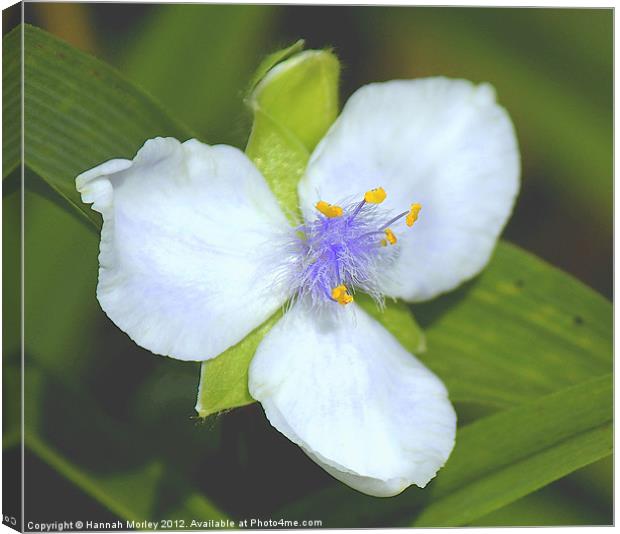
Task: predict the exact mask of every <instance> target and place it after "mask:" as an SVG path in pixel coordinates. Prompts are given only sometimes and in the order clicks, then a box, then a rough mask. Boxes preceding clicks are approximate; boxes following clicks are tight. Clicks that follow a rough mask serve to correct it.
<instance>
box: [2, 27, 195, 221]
mask: <svg viewBox="0 0 620 534" xmlns="http://www.w3.org/2000/svg"><path fill="white" fill-rule="evenodd" d="M20 28H21V27H20ZM20 28H16V29H15V30H13V31H12V32H11V33H10V34H9V35H7V36H6V37H5V38H4V43H5V46H9V47H11V46H15V40H17V39H19V37H20V33H19V30H20ZM24 39H25V50H24V65H25V88H24V91H25V92H24V98H25V104H24V105H25V117H24V120H25V144H26V152H25V163H26V165H27V166H28V167H29V168H30V169H32V170H34V171H35V172H36V173H37V174H38V175H39V176H41V178H43V179H44V180H45V181H46V182H47V183H48V184H49V185H50V186H51V187H52V188H53V189H55V190H56V191H57V192H58V193H60V194H61V195H62V196H63V197H64V198H65V199H67V200H68V201H69V202H70V203H71V204H72V205H73V206H74V207H75V208H77V209H78V210H79V211H80V213H81V214H83V215H84V216H86V217H87V218H88V219H89V220H91V221H92V222H93V223H95V225H96V226H99V225H100V224H101V223H100V218H99V215H98V214H96V213H94V212H93V211H92V210H91V209H90V207H88V206H86V205H84V204H83V203H82V202H81V200H80V198H79V195H78V193H77V191H76V189H75V177H76V176H77V175H78V174H79V173H80V172H83V171H85V170H87V169H89V168H91V167H93V166H95V165H97V164H99V163H102V162H103V161H106V160H109V159H112V158H133V156H134V155H135V153H136V151H137V150H138V149H139V148H140V147H141V146H142V144H144V142H145V141H146V140H147V139H149V138H151V137H156V136H158V135H161V136H173V137H177V138H180V139H185V138H187V137H190V136H191V134H190V132H189V131H188V130H187V129H186V128H184V127H183V126H181V125H180V124H178V123H177V122H176V121H174V120H172V119H171V118H169V117H168V116H167V115H166V113H165V112H164V111H163V110H162V109H161V108H160V107H159V105H158V104H156V103H155V102H154V101H153V100H152V99H151V98H149V97H148V96H147V95H146V94H145V93H143V92H142V91H140V90H139V89H136V88H135V87H134V86H133V85H131V84H130V83H128V82H127V81H125V80H124V79H123V78H122V77H121V76H120V74H119V73H118V72H117V71H116V70H114V69H113V68H111V67H110V66H108V65H107V64H105V63H102V62H101V61H99V60H97V59H95V58H93V57H92V56H89V55H87V54H84V53H83V52H80V51H78V50H76V49H75V48H73V47H71V46H69V45H68V44H66V43H64V42H62V41H60V40H59V39H56V38H55V37H52V36H51V35H50V34H48V33H46V32H45V31H43V30H40V29H38V28H35V27H33V26H29V25H26V26H24Z"/></svg>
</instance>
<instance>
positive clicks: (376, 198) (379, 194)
mask: <svg viewBox="0 0 620 534" xmlns="http://www.w3.org/2000/svg"><path fill="white" fill-rule="evenodd" d="M385 197H387V193H386V192H385V189H383V187H377V188H376V189H371V190H370V191H366V194H365V195H364V200H365V201H366V202H368V203H369V204H381V202H383V201H384V200H385Z"/></svg>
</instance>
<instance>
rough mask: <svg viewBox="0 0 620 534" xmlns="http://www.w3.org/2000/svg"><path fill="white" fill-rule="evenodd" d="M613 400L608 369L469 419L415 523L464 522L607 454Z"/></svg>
mask: <svg viewBox="0 0 620 534" xmlns="http://www.w3.org/2000/svg"><path fill="white" fill-rule="evenodd" d="M612 406H613V391H612V375H611V374H609V375H605V376H602V377H598V378H595V379H592V380H590V381H588V382H585V383H583V384H579V385H578V386H574V387H572V388H567V389H564V390H562V391H559V392H557V393H553V394H551V395H548V396H545V397H542V398H540V399H537V400H535V401H534V402H531V403H529V404H525V405H523V406H520V407H518V408H515V409H512V410H506V411H504V412H501V413H499V414H497V415H494V416H491V417H488V418H485V419H481V420H480V421H477V422H475V423H473V424H471V425H469V426H468V427H466V428H464V429H463V430H462V431H461V432H460V433H459V434H458V435H457V442H456V443H457V445H456V448H455V450H454V452H453V454H452V457H451V458H450V460H449V462H448V464H447V466H446V467H445V469H444V471H443V472H442V474H441V477H438V478H437V481H436V483H434V484H433V486H432V489H431V490H430V494H431V500H432V502H431V504H429V505H428V506H426V507H425V508H424V510H423V511H422V513H421V514H420V515H419V516H418V517H417V518H416V519H415V521H414V523H413V525H414V526H435V527H437V526H459V525H466V524H468V523H469V522H471V521H473V520H474V519H476V518H478V517H481V516H483V515H486V514H487V513H489V512H491V511H493V510H496V509H498V508H501V507H502V506H504V505H506V504H508V503H510V502H513V501H515V500H517V499H519V498H520V497H523V496H524V495H527V494H528V493H530V492H532V491H535V490H537V489H539V488H541V487H543V486H544V485H546V484H548V483H549V482H551V481H553V480H557V479H559V478H561V477H563V476H565V475H567V474H568V473H571V472H572V471H575V470H576V469H579V468H580V467H583V466H585V465H588V464H590V463H592V462H595V461H596V460H599V459H601V458H604V457H605V456H608V455H609V454H611V453H612V440H613V432H612Z"/></svg>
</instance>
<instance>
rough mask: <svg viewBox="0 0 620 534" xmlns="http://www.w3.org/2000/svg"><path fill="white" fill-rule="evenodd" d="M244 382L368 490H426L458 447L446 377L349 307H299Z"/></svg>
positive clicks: (288, 429) (324, 460) (335, 471)
mask: <svg viewBox="0 0 620 534" xmlns="http://www.w3.org/2000/svg"><path fill="white" fill-rule="evenodd" d="M249 387H250V393H251V394H252V396H253V397H254V398H255V399H257V400H258V401H260V402H261V404H262V405H263V408H264V410H265V413H266V415H267V417H268V418H269V421H270V422H271V424H272V425H273V426H274V427H275V428H277V429H278V430H279V431H280V432H282V433H283V434H284V435H285V436H287V437H288V438H289V439H290V440H292V441H293V442H295V443H297V444H298V445H299V446H301V447H302V448H303V450H304V451H305V452H306V453H307V454H308V455H309V456H310V457H311V458H312V459H314V460H315V461H317V462H318V463H319V464H320V465H321V466H322V467H324V468H325V469H326V470H327V471H328V472H329V473H330V474H331V475H333V476H334V477H336V478H337V479H339V480H341V481H342V482H344V483H345V484H348V485H350V486H351V487H353V488H355V489H357V490H359V491H362V492H364V493H368V494H370V495H377V496H390V495H395V494H397V493H400V492H401V491H402V490H403V489H405V488H406V487H407V486H409V485H410V484H416V485H418V486H421V487H423V486H425V485H426V484H427V483H428V481H429V480H430V479H431V478H433V476H435V473H436V472H437V470H438V469H439V468H440V467H441V466H442V465H443V464H444V463H445V462H446V460H447V459H448V456H449V455H450V452H451V451H452V447H453V445H454V435H455V429H456V415H455V413H454V410H453V408H452V405H451V404H450V401H449V400H448V396H447V392H446V389H445V387H444V385H443V384H442V382H441V381H440V380H439V379H438V378H437V377H436V376H435V375H434V374H433V373H432V372H431V371H429V370H428V369H427V368H426V367H424V365H422V364H421V363H420V362H419V361H418V360H417V359H416V358H415V357H414V356H412V355H411V354H409V353H408V352H407V351H406V350H405V349H404V348H403V347H402V346H401V345H400V344H399V343H398V341H396V339H395V338H394V337H393V336H392V335H391V334H390V333H389V332H387V330H385V329H384V328H383V327H382V326H381V325H380V324H379V323H378V322H377V321H375V320H374V319H372V318H371V317H369V316H368V315H367V314H366V313H365V312H364V311H363V310H361V309H360V308H358V307H356V306H355V305H349V306H347V308H346V309H342V310H339V311H338V313H337V314H336V315H332V314H328V313H327V314H317V313H316V312H313V311H312V310H311V309H309V308H307V307H306V306H305V305H304V304H303V303H298V304H296V305H295V306H294V307H293V308H292V309H291V310H290V311H289V312H288V313H287V314H286V315H285V316H284V318H283V319H281V320H280V322H278V324H276V326H275V327H274V328H273V329H272V330H271V331H270V332H269V333H268V334H267V336H265V338H264V339H263V341H262V342H261V344H260V345H259V347H258V350H257V352H256V355H255V356H254V359H253V360H252V363H251V366H250V380H249Z"/></svg>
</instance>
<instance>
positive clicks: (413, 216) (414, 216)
mask: <svg viewBox="0 0 620 534" xmlns="http://www.w3.org/2000/svg"><path fill="white" fill-rule="evenodd" d="M421 209H422V204H418V203H417V202H416V203H415V204H411V208H409V213H408V214H407V218H406V219H405V222H406V223H407V226H413V223H414V222H416V221H417V220H418V215H419V213H420V210H421Z"/></svg>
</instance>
